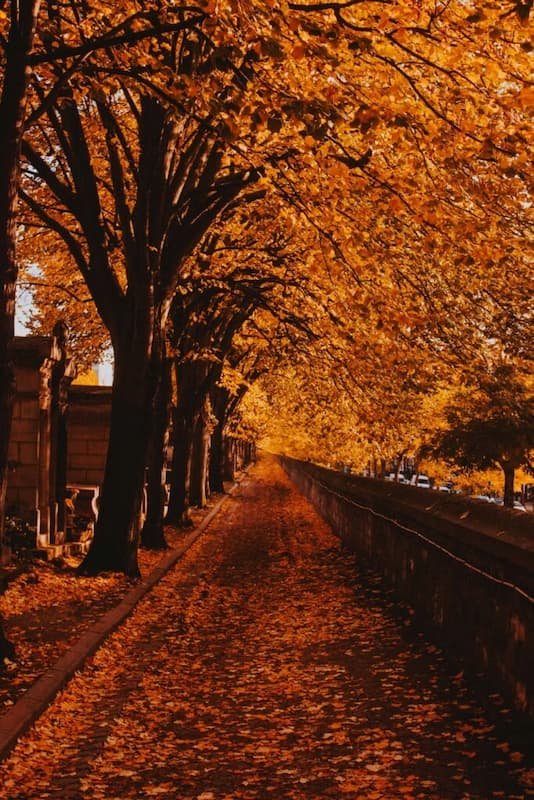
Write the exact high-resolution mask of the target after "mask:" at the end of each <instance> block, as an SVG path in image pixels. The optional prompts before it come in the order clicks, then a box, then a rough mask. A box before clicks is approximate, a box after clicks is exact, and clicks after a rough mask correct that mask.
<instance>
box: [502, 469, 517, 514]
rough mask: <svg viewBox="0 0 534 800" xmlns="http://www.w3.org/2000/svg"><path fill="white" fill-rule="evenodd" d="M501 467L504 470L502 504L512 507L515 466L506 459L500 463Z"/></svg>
mask: <svg viewBox="0 0 534 800" xmlns="http://www.w3.org/2000/svg"><path fill="white" fill-rule="evenodd" d="M501 467H502V470H503V472H504V505H505V506H506V507H507V508H513V507H514V478H515V468H514V467H513V466H512V464H510V463H509V462H506V461H505V462H503V463H501Z"/></svg>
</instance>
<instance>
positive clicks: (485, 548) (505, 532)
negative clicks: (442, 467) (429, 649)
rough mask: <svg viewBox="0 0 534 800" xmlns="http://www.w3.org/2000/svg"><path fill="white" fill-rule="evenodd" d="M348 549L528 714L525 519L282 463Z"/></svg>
mask: <svg viewBox="0 0 534 800" xmlns="http://www.w3.org/2000/svg"><path fill="white" fill-rule="evenodd" d="M282 463H283V465H284V467H285V469H286V471H287V472H288V474H289V476H290V477H291V478H292V480H293V481H294V482H295V483H296V484H297V486H298V487H299V489H300V490H301V491H302V492H303V494H304V495H305V496H306V497H308V498H309V499H310V500H311V501H312V503H313V504H314V505H315V506H316V508H317V509H318V510H319V512H320V513H321V515H322V516H323V517H324V518H325V519H326V520H327V522H329V523H330V524H331V525H332V528H333V529H334V531H335V532H336V533H337V534H338V535H339V536H340V537H341V538H342V540H343V542H344V543H345V544H346V545H347V547H349V548H350V549H351V550H352V551H354V552H355V553H357V554H358V555H359V556H360V557H362V559H363V560H364V561H366V562H368V563H369V564H371V565H372V566H373V567H374V568H376V569H377V570H379V571H380V572H381V573H382V574H383V575H384V578H385V579H386V582H387V583H388V584H389V585H390V586H391V587H392V588H393V589H394V590H395V593H396V595H397V596H398V597H399V598H402V599H403V600H406V601H407V602H408V603H410V605H411V606H412V607H413V608H414V610H415V616H416V619H417V620H418V621H419V623H420V624H422V625H423V626H424V627H425V628H427V629H429V630H430V632H431V633H432V635H433V636H434V638H435V639H436V640H437V641H438V642H439V643H440V644H441V645H442V646H443V647H444V648H445V649H446V650H447V651H448V653H449V654H452V655H453V656H454V654H458V655H460V656H461V658H462V663H464V664H465V667H466V670H467V671H468V672H469V673H470V674H471V675H476V676H478V675H479V674H481V673H482V674H483V676H484V679H487V681H488V683H489V685H492V686H493V687H495V688H496V689H497V690H498V691H499V692H501V694H503V696H504V697H506V698H507V699H508V701H509V702H510V703H511V704H513V706H514V707H515V708H516V709H518V710H519V711H521V712H526V713H529V714H533V713H534V600H533V598H534V516H533V515H531V514H525V513H522V512H519V511H509V510H508V509H503V508H499V507H496V506H494V507H493V508H491V507H489V506H490V505H491V504H489V503H483V502H482V501H470V500H467V499H466V498H460V497H458V496H447V495H444V494H442V493H439V494H438V492H433V491H431V490H428V489H416V488H413V487H409V486H398V485H392V484H387V483H385V482H382V481H378V480H373V479H366V478H356V477H350V476H345V475H341V474H340V473H336V472H332V471H330V470H326V469H323V468H321V467H317V466H315V465H312V464H309V463H304V462H299V461H294V460H291V459H286V458H284V459H282Z"/></svg>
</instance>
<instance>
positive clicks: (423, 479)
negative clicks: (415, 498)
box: [412, 475, 430, 489]
mask: <svg viewBox="0 0 534 800" xmlns="http://www.w3.org/2000/svg"><path fill="white" fill-rule="evenodd" d="M412 485H413V486H417V487H418V488H419V489H430V478H429V477H428V475H414V476H413V478H412Z"/></svg>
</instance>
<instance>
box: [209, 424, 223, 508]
mask: <svg viewBox="0 0 534 800" xmlns="http://www.w3.org/2000/svg"><path fill="white" fill-rule="evenodd" d="M209 481H210V489H211V491H212V492H217V493H218V494H223V493H224V437H223V424H222V423H221V420H218V421H217V426H216V428H215V430H214V431H213V433H212V435H211V453H210V465H209Z"/></svg>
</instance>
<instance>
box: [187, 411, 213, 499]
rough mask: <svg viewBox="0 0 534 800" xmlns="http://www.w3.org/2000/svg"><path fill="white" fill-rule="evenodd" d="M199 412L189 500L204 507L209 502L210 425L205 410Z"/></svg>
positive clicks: (194, 441)
mask: <svg viewBox="0 0 534 800" xmlns="http://www.w3.org/2000/svg"><path fill="white" fill-rule="evenodd" d="M205 411H206V409H205V408H204V409H203V412H202V413H201V414H199V417H198V419H197V422H196V425H195V431H194V436H193V456H192V463H191V486H190V492H189V502H190V503H191V505H192V506H197V507H198V508H204V506H205V505H206V503H207V496H206V476H207V473H208V454H209V440H210V433H209V426H208V421H207V419H206V415H205V413H204V412H205Z"/></svg>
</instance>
